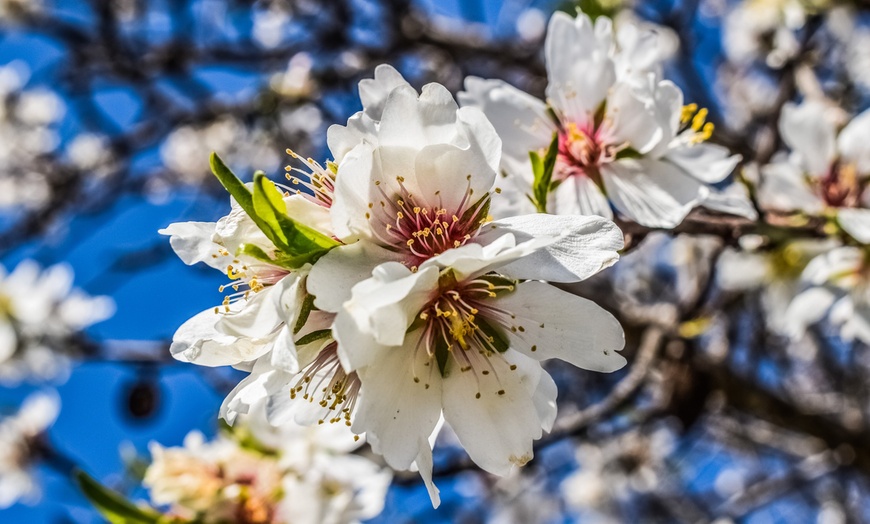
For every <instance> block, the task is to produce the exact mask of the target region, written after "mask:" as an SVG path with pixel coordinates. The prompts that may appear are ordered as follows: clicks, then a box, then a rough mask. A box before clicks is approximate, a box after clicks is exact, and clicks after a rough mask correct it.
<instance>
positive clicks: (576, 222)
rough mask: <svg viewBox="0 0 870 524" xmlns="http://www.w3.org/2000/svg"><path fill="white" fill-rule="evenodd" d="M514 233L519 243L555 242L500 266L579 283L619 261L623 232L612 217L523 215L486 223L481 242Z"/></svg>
mask: <svg viewBox="0 0 870 524" xmlns="http://www.w3.org/2000/svg"><path fill="white" fill-rule="evenodd" d="M506 233H511V234H513V236H514V237H515V238H516V241H517V242H518V243H522V242H525V241H528V240H531V239H535V238H538V239H540V238H546V237H552V238H555V239H557V240H556V241H555V242H553V243H551V244H549V245H547V246H546V247H543V248H541V249H539V250H538V251H535V252H534V253H532V254H530V255H528V256H525V257H522V258H520V259H518V260H515V261H513V262H510V263H508V264H507V265H505V266H503V267H502V268H501V269H499V271H500V272H502V273H503V274H505V275H507V276H510V277H512V278H517V279H522V280H547V281H550V282H577V281H579V280H585V279H587V278H589V277H590V276H592V275H594V274H596V273H598V272H599V271H601V270H602V269H604V268H606V267H610V266H612V265H613V264H614V263H616V261H617V260H619V253H617V251H619V250H620V249H622V248H623V235H622V231H620V229H619V228H618V227H617V226H616V224H614V223H613V222H611V221H610V220H607V219H606V218H602V217H597V216H570V215H545V214H534V215H524V216H518V217H512V218H506V219H502V220H496V221H495V222H492V223H490V224H487V225H486V226H484V230H483V232H482V233H481V234H480V235H479V236H478V241H480V242H481V243H484V244H485V243H488V242H491V241H492V240H494V239H495V238H497V237H499V236H501V235H504V234H506Z"/></svg>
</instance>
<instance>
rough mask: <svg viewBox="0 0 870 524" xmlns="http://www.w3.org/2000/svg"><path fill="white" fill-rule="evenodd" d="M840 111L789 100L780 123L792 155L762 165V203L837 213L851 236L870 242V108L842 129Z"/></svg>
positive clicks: (781, 208)
mask: <svg viewBox="0 0 870 524" xmlns="http://www.w3.org/2000/svg"><path fill="white" fill-rule="evenodd" d="M836 123H837V122H836V115H835V113H834V112H833V111H831V110H830V109H829V108H828V107H827V106H825V105H824V104H822V103H821V102H816V101H807V102H804V103H803V104H801V105H794V104H787V105H786V106H785V107H784V108H783V112H782V117H781V119H780V122H779V127H780V132H781V133H782V137H783V141H784V142H785V143H786V145H788V146H789V148H791V154H790V155H788V156H787V157H785V156H781V157H780V158H778V159H776V160H775V161H774V162H772V163H770V164H768V165H766V166H764V167H762V170H761V174H762V180H761V187H760V188H759V192H758V196H759V200H760V202H761V205H762V207H765V208H766V209H768V210H773V211H780V212H802V213H806V214H808V215H816V216H818V215H823V214H826V213H831V214H834V215H835V216H836V217H837V221H838V223H839V224H840V226H841V227H842V228H843V229H844V230H845V231H846V232H847V233H848V234H849V235H851V236H852V237H853V238H855V239H856V240H858V241H859V242H862V243H870V210H868V209H867V207H868V205H870V193H866V192H865V191H864V186H865V185H866V184H865V182H866V180H867V179H868V177H870V144H868V142H867V136H868V134H870V110H868V111H864V112H863V113H861V114H860V115H858V116H856V117H854V118H852V120H851V121H850V122H849V123H848V124H847V125H846V126H845V127H843V129H842V130H841V131H839V133H838V132H837V125H836Z"/></svg>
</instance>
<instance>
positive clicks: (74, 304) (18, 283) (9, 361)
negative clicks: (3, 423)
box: [0, 260, 115, 383]
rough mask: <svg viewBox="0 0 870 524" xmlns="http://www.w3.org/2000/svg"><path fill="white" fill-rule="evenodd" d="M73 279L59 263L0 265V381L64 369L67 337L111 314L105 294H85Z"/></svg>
mask: <svg viewBox="0 0 870 524" xmlns="http://www.w3.org/2000/svg"><path fill="white" fill-rule="evenodd" d="M72 283H73V273H72V270H71V269H70V268H69V267H68V266H66V265H62V264H61V265H56V266H52V267H49V268H47V269H45V270H41V269H40V267H39V265H38V264H36V263H35V262H33V261H30V260H25V261H23V262H20V263H19V264H18V266H16V268H15V270H14V271H12V272H11V273H8V274H7V273H6V270H5V269H4V268H2V267H0V382H5V383H15V382H18V381H21V380H24V379H37V378H38V379H51V378H56V377H59V376H61V375H63V374H64V373H65V372H66V371H67V367H68V357H69V356H70V355H71V354H72V351H70V350H69V349H68V348H67V345H68V344H70V340H69V338H70V337H71V336H72V335H74V334H76V333H78V332H80V331H81V330H83V329H84V328H86V327H88V326H90V325H92V324H95V323H97V322H100V321H102V320H105V319H107V318H109V317H110V316H112V314H113V313H114V311H115V306H114V303H113V302H112V300H111V299H110V298H109V297H102V296H98V297H91V296H88V295H86V294H85V293H84V292H82V291H80V290H78V289H74V288H73V287H72Z"/></svg>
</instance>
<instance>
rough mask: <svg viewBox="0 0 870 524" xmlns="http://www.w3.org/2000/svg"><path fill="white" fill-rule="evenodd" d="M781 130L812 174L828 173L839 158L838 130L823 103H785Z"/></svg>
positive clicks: (786, 141) (783, 137)
mask: <svg viewBox="0 0 870 524" xmlns="http://www.w3.org/2000/svg"><path fill="white" fill-rule="evenodd" d="M779 131H780V133H781V134H782V139H783V140H784V141H785V143H786V144H788V146H789V147H790V148H791V149H792V151H794V152H795V153H797V154H798V155H799V156H800V158H801V159H802V160H803V162H804V164H805V165H806V168H807V170H808V171H809V172H810V174H812V175H817V176H819V175H823V174H824V173H826V172H827V171H828V168H830V166H831V162H833V160H834V156H835V155H836V149H835V146H834V136H835V134H836V131H835V129H834V124H833V122H832V121H831V119H830V117H829V111H828V108H827V107H825V105H824V104H822V103H820V102H813V101H809V102H804V103H803V104H801V105H795V104H791V103H788V104H786V105H785V106H783V108H782V116H781V117H780V119H779Z"/></svg>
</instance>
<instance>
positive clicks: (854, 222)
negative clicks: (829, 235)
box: [837, 208, 870, 244]
mask: <svg viewBox="0 0 870 524" xmlns="http://www.w3.org/2000/svg"><path fill="white" fill-rule="evenodd" d="M837 222H839V223H840V227H842V228H843V230H844V231H846V233H849V236H851V237H852V238H854V239H855V240H857V241H858V242H861V243H862V244H870V209H858V208H845V209H840V210H838V211H837Z"/></svg>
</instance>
